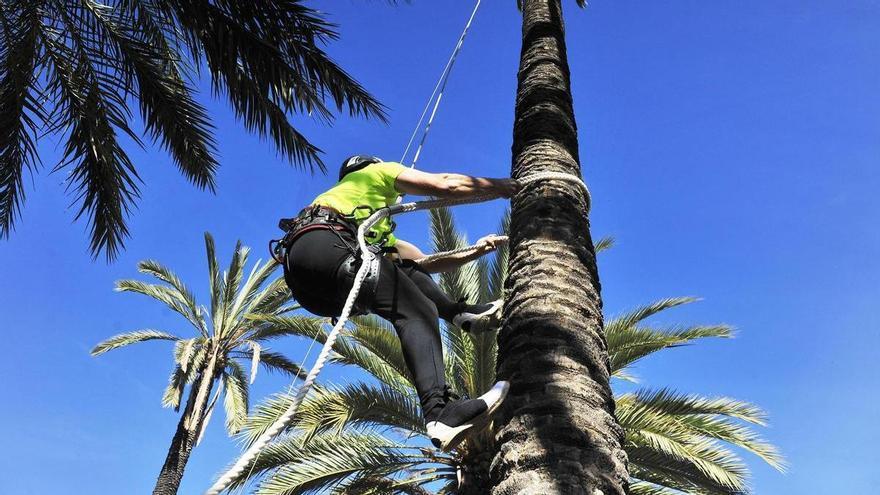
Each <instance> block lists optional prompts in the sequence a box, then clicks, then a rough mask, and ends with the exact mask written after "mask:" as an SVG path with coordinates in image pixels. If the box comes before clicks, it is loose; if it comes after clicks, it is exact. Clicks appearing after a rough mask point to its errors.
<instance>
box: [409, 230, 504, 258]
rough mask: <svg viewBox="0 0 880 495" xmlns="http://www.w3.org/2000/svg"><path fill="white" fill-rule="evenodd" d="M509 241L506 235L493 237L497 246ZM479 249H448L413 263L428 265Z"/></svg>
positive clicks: (477, 247)
mask: <svg viewBox="0 0 880 495" xmlns="http://www.w3.org/2000/svg"><path fill="white" fill-rule="evenodd" d="M509 241H510V238H508V237H507V236H506V235H496V236H495V243H497V244H507V243H508V242H509ZM479 248H480V246H479V245H478V244H471V245H470V246H463V247H460V248H456V249H450V250H449V251H438V252H436V253H433V254H429V255H427V256H422V257H421V258H418V259H415V260H413V261H415V262H416V263H418V264H422V263H430V262H431V261H436V260H439V259H443V258H448V257H450V256H453V255H456V254H462V253H470V252H473V251H476V250H477V249H479Z"/></svg>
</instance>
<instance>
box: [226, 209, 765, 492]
mask: <svg viewBox="0 0 880 495" xmlns="http://www.w3.org/2000/svg"><path fill="white" fill-rule="evenodd" d="M506 226H507V221H506V220H505V222H504V223H503V228H506ZM432 236H433V240H434V244H435V247H436V249H437V250H446V249H452V248H456V247H460V246H462V245H465V239H464V236H462V235H461V234H460V233H459V232H458V231H457V230H456V228H455V226H454V223H453V218H452V216H451V215H450V213H449V212H448V211H447V210H435V211H434V212H432ZM610 245H611V241H610V240H607V239H606V240H603V241H601V242H599V243H597V249H598V250H599V251H601V250H603V249H606V248H608V247H609V246H610ZM506 256H507V251H506V248H502V249H501V250H500V251H499V253H498V256H496V257H495V259H494V261H493V262H492V263H487V262H485V261H480V262H477V263H473V264H470V265H467V266H465V267H463V268H462V269H460V270H458V271H456V272H451V273H446V274H442V275H441V277H440V278H441V285H442V286H443V287H444V289H445V290H446V291H448V293H450V294H452V295H454V296H455V297H470V298H473V299H477V298H478V299H480V300H482V301H489V300H492V299H494V298H497V297H498V296H499V295H500V291H501V288H502V287H503V280H504V277H505V268H504V267H505V266H506V259H505V258H506ZM694 301H695V299H694V298H688V297H683V298H673V299H664V300H661V301H658V302H656V303H654V304H651V305H648V306H645V307H642V308H637V309H636V310H633V311H630V312H627V313H625V314H623V315H621V316H619V317H616V318H613V319H611V320H610V321H609V322H608V324H607V325H606V326H605V332H606V338H607V341H608V346H609V348H608V352H609V356H610V359H611V370H612V373H613V376H614V377H616V378H618V379H620V380H624V381H634V380H635V379H634V377H633V376H632V374H631V373H630V369H631V367H632V365H633V364H634V363H636V362H637V361H638V360H640V359H643V358H645V357H647V356H649V355H651V354H653V353H655V352H657V351H660V350H664V349H670V348H673V347H677V346H681V345H685V344H689V343H693V342H696V341H699V340H701V339H705V338H711V337H720V338H726V337H730V336H731V329H730V328H729V327H728V326H725V325H712V326H686V327H654V326H652V325H650V324H648V323H646V320H647V319H648V318H650V317H651V316H653V315H655V314H657V313H659V312H662V311H665V310H668V309H671V308H674V307H676V306H680V305H683V304H689V303H692V302H694ZM255 318H257V319H258V320H260V321H263V322H264V323H265V324H266V325H267V328H271V329H272V331H273V332H276V333H279V334H282V333H283V334H287V335H296V336H301V337H306V338H310V339H315V340H317V341H318V342H323V341H324V340H325V338H326V331H327V328H326V325H325V324H324V323H323V322H322V321H321V320H318V319H315V318H309V317H303V316H287V317H279V316H259V317H255ZM444 341H445V342H444V343H445V348H446V349H445V351H446V352H445V356H446V375H447V380H448V382H449V383H450V385H451V386H452V387H453V388H454V389H455V390H456V391H457V392H458V393H459V394H467V395H469V396H472V397H474V396H477V395H480V394H482V393H484V392H485V391H487V390H488V389H489V388H490V387H491V386H492V384H493V383H494V382H495V366H496V354H497V345H496V335H495V334H485V335H471V334H466V333H464V332H462V331H461V330H460V329H458V328H456V327H454V326H446V327H445V328H444ZM335 351H336V353H335V357H334V359H335V361H336V362H337V363H340V364H345V365H351V366H355V367H358V368H360V369H362V370H363V371H366V372H367V373H368V374H369V375H370V379H369V380H366V381H363V382H355V383H351V384H348V385H345V386H334V385H327V386H319V387H316V389H315V391H314V392H313V393H312V394H311V395H310V396H309V397H308V398H307V399H306V400H305V401H304V402H303V404H302V405H301V406H300V409H299V413H298V416H297V418H296V419H295V422H294V423H293V424H292V425H291V427H290V428H289V430H288V431H287V432H286V435H285V436H283V437H281V438H279V439H278V440H277V441H276V442H275V443H273V444H271V445H270V446H269V447H268V448H266V449H265V450H264V451H263V452H262V453H261V455H260V456H259V457H258V458H257V460H256V461H255V463H254V464H253V465H252V466H250V468H249V469H248V471H249V472H250V473H251V476H250V478H248V479H240V480H238V483H239V485H242V484H245V483H249V482H250V483H254V485H255V492H256V493H258V494H260V495H280V494H285V495H293V494H298V493H311V492H312V491H317V490H321V489H328V488H331V487H332V490H333V491H332V493H351V494H355V493H357V494H362V493H391V492H394V493H413V494H422V493H430V492H429V491H428V487H429V486H430V487H432V486H436V485H437V484H438V483H440V484H442V488H440V489H439V492H438V493H466V494H484V493H488V490H489V489H490V486H491V484H490V483H491V482H490V479H489V465H490V463H491V460H492V456H493V455H494V453H495V449H496V446H495V444H494V442H495V438H494V436H493V434H492V433H491V432H490V431H486V432H484V433H482V434H480V435H477V436H476V437H473V438H471V439H469V440H468V441H466V442H464V443H463V444H462V445H461V446H460V447H459V448H458V449H456V450H455V451H454V452H453V453H450V454H444V453H442V452H439V451H437V450H435V449H433V448H431V446H430V443H429V442H428V439H427V436H426V432H425V428H424V423H423V422H422V418H421V414H420V410H419V402H418V396H417V395H416V392H415V390H414V388H413V387H412V385H411V384H410V377H409V374H408V371H407V367H406V364H405V362H404V359H403V355H402V352H401V349H400V345H399V342H398V340H397V338H396V336H395V335H394V332H393V329H392V328H390V326H389V325H388V324H387V323H385V322H384V321H383V320H380V319H378V318H373V317H367V318H358V319H355V320H354V321H353V322H352V325H351V326H350V328H349V329H348V330H347V333H346V334H345V335H344V336H343V337H341V338H340V339H339V340H338V341H337V345H336V347H335ZM291 400H292V398H291V397H290V396H289V395H286V394H278V395H276V396H273V397H271V398H270V399H268V400H267V401H266V402H264V403H263V404H261V405H260V406H258V407H257V408H255V411H254V413H253V415H252V416H251V417H250V418H249V419H248V422H247V424H246V425H245V428H244V429H243V430H242V438H243V439H244V440H245V442H246V443H249V442H252V441H253V440H254V439H256V438H257V437H258V436H259V435H260V434H261V433H262V432H263V431H265V430H266V428H268V427H269V425H271V424H272V423H273V422H274V421H275V420H276V419H277V418H278V416H279V415H281V414H282V413H283V412H284V411H285V410H286V409H287V407H288V406H289V404H290V402H291ZM615 402H616V407H617V416H618V418H619V420H620V422H621V424H622V426H623V427H624V429H625V431H626V437H625V442H624V445H625V449H626V452H627V455H628V456H629V459H630V461H629V463H630V464H629V468H630V470H631V473H632V475H631V476H632V478H631V486H630V490H631V493H633V494H643V495H662V494H674V493H680V492H686V493H694V494H735V493H737V494H738V493H747V488H746V479H747V477H748V469H747V468H746V466H745V465H744V464H743V463H742V461H741V459H740V457H739V456H738V455H737V454H736V453H735V452H734V451H733V450H732V449H731V447H738V448H741V449H745V450H747V451H749V452H752V453H754V454H756V455H757V456H759V457H760V458H761V459H763V460H764V461H766V462H768V463H769V464H770V465H772V466H774V467H776V468H779V469H781V468H782V459H781V456H780V455H779V453H778V452H777V451H776V449H775V448H774V447H773V446H772V445H770V444H768V443H767V442H764V441H762V440H761V439H760V438H759V437H758V436H757V435H756V434H755V433H754V431H753V430H752V429H751V428H750V427H749V426H747V424H748V423H751V424H755V425H764V424H765V423H764V421H765V418H764V414H763V413H762V412H761V411H760V410H759V409H758V408H757V407H755V406H753V405H751V404H748V403H746V402H742V401H737V400H733V399H728V398H706V397H701V396H694V395H683V394H680V393H677V392H674V391H672V390H668V389H661V390H651V389H645V390H640V391H638V392H635V393H628V394H621V395H617V397H616V399H615ZM743 422H745V423H743Z"/></svg>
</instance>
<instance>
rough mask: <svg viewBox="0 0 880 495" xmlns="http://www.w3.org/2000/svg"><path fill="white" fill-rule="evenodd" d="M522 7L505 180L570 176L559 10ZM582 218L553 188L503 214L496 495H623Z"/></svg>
mask: <svg viewBox="0 0 880 495" xmlns="http://www.w3.org/2000/svg"><path fill="white" fill-rule="evenodd" d="M578 4H579V5H580V6H582V7H583V6H584V5H585V2H584V1H581V0H578ZM520 7H521V9H522V15H523V29H522V38H523V42H522V52H521V55H520V69H519V76H518V79H519V87H518V90H517V96H516V113H515V117H514V129H513V164H512V173H511V176H512V177H514V178H520V177H524V176H527V175H530V174H534V173H538V172H548V171H554V172H564V173H569V174H575V175H578V176H579V175H580V165H579V157H578V142H577V128H576V125H575V119H574V111H573V108H572V98H571V86H570V80H569V69H568V61H567V56H566V49H565V39H564V32H563V23H562V10H561V5H560V0H522V1H521V2H520ZM588 209H589V197H588V196H586V194H585V193H584V192H583V191H582V190H581V189H580V188H579V187H577V186H576V185H575V184H573V183H569V182H562V181H549V182H548V181H543V182H537V183H535V184H533V185H526V186H524V187H523V190H522V191H520V193H519V194H517V196H516V197H515V198H514V200H513V203H512V211H511V229H510V231H511V244H510V262H509V272H508V273H509V275H508V278H507V282H506V285H505V289H506V291H507V292H508V294H509V296H508V297H507V301H506V305H505V309H504V322H505V325H504V326H503V327H502V329H501V332H500V333H499V336H498V344H499V350H498V377H499V379H502V380H509V381H511V384H512V385H511V391H510V395H509V396H508V398H507V400H506V402H505V404H504V406H503V407H502V408H501V410H500V411H499V414H498V417H497V418H496V432H497V433H496V440H497V444H498V451H497V453H496V454H495V459H494V461H493V463H492V472H491V476H492V482H493V485H494V488H493V492H492V493H494V494H495V495H502V494H512V493H542V494H557V493H558V494H563V493H564V494H589V495H600V494H601V495H611V494H614V495H618V494H624V493H626V492H627V479H628V475H627V468H626V454H625V453H624V451H623V449H622V447H621V441H622V434H623V432H622V430H621V428H620V426H619V425H618V423H617V421H616V419H615V417H614V401H613V398H612V395H611V390H610V387H609V383H608V382H609V363H608V354H607V350H606V345H605V339H604V336H603V331H602V313H601V309H602V301H601V299H600V296H599V289H600V288H599V279H598V274H597V271H596V258H595V252H594V248H593V243H592V240H591V238H590V233H589V219H588V216H587V213H588ZM560 288H564V289H565V290H560ZM522 370H529V371H528V373H523V372H522Z"/></svg>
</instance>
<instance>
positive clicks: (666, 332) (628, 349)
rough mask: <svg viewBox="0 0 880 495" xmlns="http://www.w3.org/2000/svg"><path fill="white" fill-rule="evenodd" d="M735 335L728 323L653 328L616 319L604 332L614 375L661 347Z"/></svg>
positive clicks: (624, 371)
mask: <svg viewBox="0 0 880 495" xmlns="http://www.w3.org/2000/svg"><path fill="white" fill-rule="evenodd" d="M732 336H733V330H732V329H731V328H730V327H729V326H726V325H708V326H702V325H698V326H692V327H684V328H667V329H662V330H659V329H654V328H650V327H634V326H630V327H621V326H619V325H616V324H614V321H612V324H611V325H609V326H608V327H606V335H605V337H606V340H607V342H608V355H609V358H610V360H611V371H612V373H613V375H614V376H618V375H619V374H621V373H626V367H628V366H630V365H631V364H633V363H634V362H636V361H638V360H639V359H642V358H644V357H645V356H648V355H650V354H653V353H655V352H657V351H659V350H662V349H668V348H671V347H678V346H682V345H687V344H690V343H692V342H693V341H695V340H699V339H705V338H710V337H719V338H730V337H732Z"/></svg>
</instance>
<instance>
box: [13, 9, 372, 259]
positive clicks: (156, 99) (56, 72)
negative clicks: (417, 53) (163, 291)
mask: <svg viewBox="0 0 880 495" xmlns="http://www.w3.org/2000/svg"><path fill="white" fill-rule="evenodd" d="M0 17H2V19H0V26H2V28H3V29H2V31H0V104H2V108H3V110H4V112H3V116H2V117H0V236H4V237H7V236H9V234H10V232H11V231H12V229H13V226H14V222H15V220H16V218H17V216H18V214H19V210H20V208H21V206H22V203H23V200H24V193H23V189H22V184H23V178H24V175H25V174H26V173H27V172H28V171H30V172H33V170H34V169H35V166H36V164H37V163H38V157H37V147H36V142H37V140H38V136H39V137H42V136H44V135H48V134H54V135H55V137H57V138H59V140H60V142H61V144H62V150H63V151H62V155H63V159H62V161H61V163H60V164H59V165H58V166H57V167H56V170H59V169H67V170H66V172H67V174H66V182H67V188H68V190H69V191H71V192H73V193H74V200H73V202H74V203H75V204H76V205H77V214H76V218H77V219H79V218H81V217H86V218H87V219H88V225H89V229H90V231H91V243H90V245H91V249H92V253H93V254H94V255H95V256H97V255H98V254H101V253H103V254H104V255H106V257H107V258H108V259H113V258H114V257H115V256H116V255H117V254H118V252H119V250H121V249H122V248H123V247H124V241H125V239H126V238H127V237H128V235H129V232H128V225H127V222H128V215H129V213H130V211H131V210H132V208H133V207H134V205H135V203H136V201H137V199H138V196H139V192H138V185H139V178H138V173H137V170H136V169H135V164H134V163H132V162H131V160H130V159H129V156H128V154H127V153H126V151H125V150H124V149H123V147H122V146H121V144H120V143H121V141H122V140H121V139H120V136H123V135H124V136H127V137H129V138H131V140H132V141H133V142H134V144H135V145H142V143H141V140H140V137H139V135H141V134H143V135H147V136H149V138H151V139H152V141H154V142H156V143H158V144H159V145H160V146H161V147H162V148H163V149H165V150H166V151H167V152H168V154H169V155H170V156H171V158H172V160H173V161H174V163H175V165H176V166H177V168H178V169H179V170H180V171H181V173H182V174H183V175H184V176H185V177H186V178H187V179H188V180H190V181H191V182H192V183H193V184H194V185H196V186H197V187H199V188H205V189H209V190H213V188H214V184H215V174H216V170H217V167H218V163H217V161H216V158H214V155H215V152H216V146H215V142H214V128H213V126H212V124H211V122H210V119H209V117H208V115H207V112H206V110H205V108H204V106H203V105H202V104H200V103H199V102H198V99H197V98H196V96H195V89H194V87H195V86H196V85H195V84H194V83H193V81H195V80H196V79H197V78H198V77H199V76H200V71H201V70H202V68H204V67H206V68H207V69H208V70H207V71H206V72H205V74H206V75H208V76H209V78H210V80H211V83H212V86H213V89H214V92H215V95H216V96H223V97H225V98H226V99H227V100H228V101H229V103H230V104H231V106H232V108H233V110H234V111H235V112H236V114H237V115H238V116H239V117H240V118H241V120H242V121H243V123H244V125H245V127H247V128H248V129H250V130H252V131H254V132H257V133H258V134H260V135H262V136H266V137H270V138H271V139H272V140H273V141H274V143H275V145H276V147H277V149H278V150H279V151H280V153H281V154H282V155H283V156H285V157H286V158H288V159H289V160H290V161H292V162H293V163H295V164H297V165H299V166H302V167H304V168H308V169H313V168H315V167H316V166H317V167H318V168H323V164H322V163H321V160H320V157H319V156H318V154H319V150H318V148H317V147H315V146H314V145H313V144H311V143H310V142H309V141H308V139H307V138H306V137H305V136H304V135H302V134H301V133H300V132H299V131H298V130H297V129H296V128H295V127H294V126H293V125H292V123H291V120H290V119H291V116H292V114H295V113H303V114H305V113H308V114H310V115H313V116H315V117H317V118H318V120H321V121H322V122H325V123H327V122H331V121H332V120H333V118H334V114H335V113H338V112H343V111H346V112H348V113H349V114H352V115H361V116H365V117H376V118H379V119H380V120H385V113H384V109H383V107H382V106H381V105H380V104H379V103H378V102H377V101H376V100H375V99H374V98H373V97H372V96H370V95H369V94H368V93H367V92H366V91H365V90H364V88H363V87H361V86H360V85H359V84H358V83H357V82H356V81H355V80H354V79H353V78H352V77H351V76H349V75H348V74H346V73H345V71H344V70H343V69H342V68H340V67H339V66H338V65H337V64H336V63H334V62H333V61H332V60H331V59H330V58H329V57H328V55H327V54H326V53H325V52H324V45H326V44H327V43H328V42H331V41H333V40H335V39H336V38H337V36H338V34H337V33H336V31H335V26H334V25H332V24H330V23H329V22H328V21H327V20H326V18H325V14H323V13H321V12H319V11H317V10H314V9H311V8H309V7H306V6H304V5H303V4H302V2H301V1H300V0H279V1H275V0H269V1H265V2H227V1H221V2H208V3H204V2H202V3H200V2H184V1H168V2H166V1H162V2H153V1H143V2H140V1H139V2H133V1H124V2H110V3H101V2H98V1H96V0H82V1H77V2H31V3H28V2H5V3H3V4H2V6H0ZM135 106H137V108H138V110H139V113H140V116H141V120H142V123H143V125H142V126H141V129H138V131H139V132H135V128H137V127H138V126H136V125H133V124H132V123H131V122H132V120H133V119H132V114H133V113H134V112H133V111H132V110H133V108H135ZM331 106H332V107H335V111H334V110H333V109H332V108H331Z"/></svg>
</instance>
